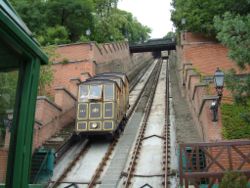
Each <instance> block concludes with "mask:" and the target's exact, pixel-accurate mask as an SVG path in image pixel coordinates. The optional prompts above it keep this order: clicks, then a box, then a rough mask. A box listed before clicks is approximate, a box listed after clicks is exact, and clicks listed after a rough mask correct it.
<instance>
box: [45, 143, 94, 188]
mask: <svg viewBox="0 0 250 188" xmlns="http://www.w3.org/2000/svg"><path fill="white" fill-rule="evenodd" d="M85 142H86V145H85V146H84V147H83V148H82V150H81V151H80V152H79V153H78V154H77V156H76V157H75V158H74V160H73V161H71V163H70V164H69V165H68V167H67V168H66V169H64V171H63V173H62V174H61V175H60V177H59V178H58V179H57V180H56V181H55V182H53V184H52V185H50V187H53V188H54V187H58V185H60V183H61V182H62V181H63V179H64V178H65V177H66V176H67V174H68V173H69V172H70V171H71V169H72V168H73V167H74V166H75V164H76V162H77V161H78V160H79V159H80V157H81V156H83V155H84V154H86V153H87V151H88V149H89V148H90V145H91V144H90V141H89V140H88V139H86V140H85Z"/></svg>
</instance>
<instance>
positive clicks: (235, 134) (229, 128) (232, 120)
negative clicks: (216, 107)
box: [221, 104, 250, 139]
mask: <svg viewBox="0 0 250 188" xmlns="http://www.w3.org/2000/svg"><path fill="white" fill-rule="evenodd" d="M249 112H250V107H249V106H243V105H239V104H222V105H221V113H222V124H223V128H222V135H223V137H224V138H225V139H240V138H248V139H250V122H249V121H246V119H244V116H246V117H249V115H250V114H249Z"/></svg>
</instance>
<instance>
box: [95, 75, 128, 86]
mask: <svg viewBox="0 0 250 188" xmlns="http://www.w3.org/2000/svg"><path fill="white" fill-rule="evenodd" d="M99 78H104V79H111V80H113V79H119V80H120V81H121V83H122V85H123V87H125V83H124V81H123V79H122V78H121V77H120V76H117V75H106V74H97V75H95V76H94V77H92V78H91V79H99ZM114 81H115V80H114ZM118 85H119V84H118ZM119 87H121V86H120V85H119Z"/></svg>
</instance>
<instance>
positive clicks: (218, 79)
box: [214, 68, 224, 99]
mask: <svg viewBox="0 0 250 188" xmlns="http://www.w3.org/2000/svg"><path fill="white" fill-rule="evenodd" d="M214 83H215V89H216V92H217V94H218V96H219V97H220V99H221V97H222V92H223V87H224V73H223V72H222V71H221V70H220V69H219V68H217V69H216V71H215V73H214Z"/></svg>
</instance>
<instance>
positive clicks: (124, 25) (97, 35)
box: [94, 9, 151, 42]
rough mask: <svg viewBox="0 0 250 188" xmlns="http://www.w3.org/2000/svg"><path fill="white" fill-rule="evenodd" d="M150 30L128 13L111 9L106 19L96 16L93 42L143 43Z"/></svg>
mask: <svg viewBox="0 0 250 188" xmlns="http://www.w3.org/2000/svg"><path fill="white" fill-rule="evenodd" d="M150 32H151V30H150V28H148V27H147V26H143V25H142V24H141V23H139V22H138V21H137V20H136V18H134V17H133V15H132V14H131V13H129V12H126V11H122V10H119V9H113V10H112V11H111V13H110V14H109V15H108V16H106V17H101V16H99V15H96V21H95V30H94V40H96V41H97V42H108V41H120V40H124V39H125V38H127V39H128V40H129V41H130V42H138V41H144V40H146V39H148V38H149V33H150Z"/></svg>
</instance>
